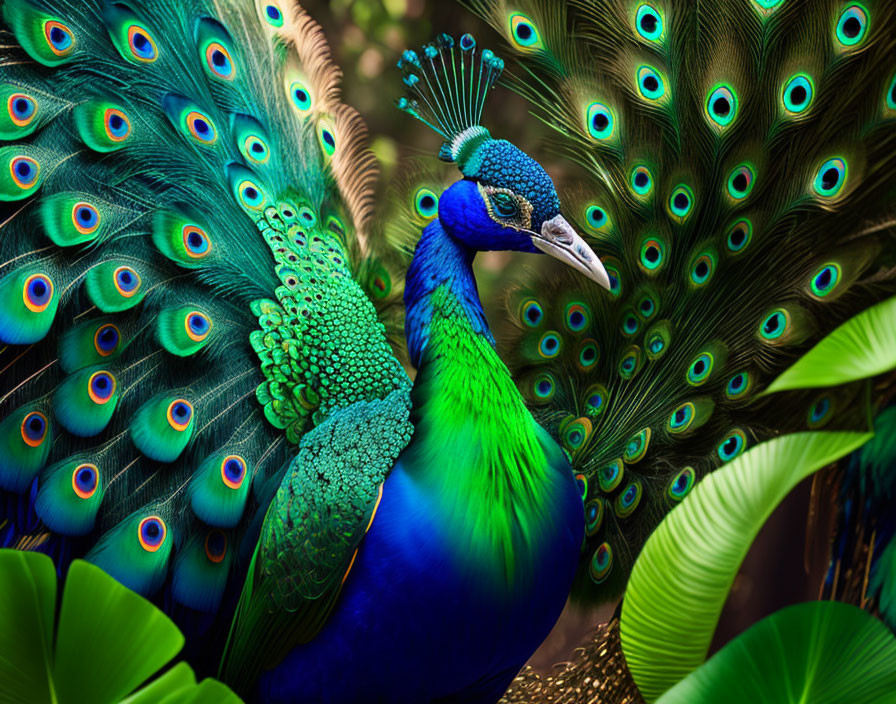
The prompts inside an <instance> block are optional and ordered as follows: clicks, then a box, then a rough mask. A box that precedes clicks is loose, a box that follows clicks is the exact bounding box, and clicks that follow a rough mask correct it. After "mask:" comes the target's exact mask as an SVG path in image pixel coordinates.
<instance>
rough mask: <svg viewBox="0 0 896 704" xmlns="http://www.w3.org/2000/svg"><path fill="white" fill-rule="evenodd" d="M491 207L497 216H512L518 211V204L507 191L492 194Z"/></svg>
mask: <svg viewBox="0 0 896 704" xmlns="http://www.w3.org/2000/svg"><path fill="white" fill-rule="evenodd" d="M492 208H493V209H494V212H495V215H497V216H498V217H499V218H514V217H516V216H517V215H519V213H520V206H519V204H518V203H517V202H516V199H515V198H514V197H513V196H512V195H510V194H509V193H495V194H493V195H492Z"/></svg>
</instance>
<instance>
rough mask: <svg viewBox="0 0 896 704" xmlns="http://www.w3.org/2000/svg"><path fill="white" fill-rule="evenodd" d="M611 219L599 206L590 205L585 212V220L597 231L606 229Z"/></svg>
mask: <svg viewBox="0 0 896 704" xmlns="http://www.w3.org/2000/svg"><path fill="white" fill-rule="evenodd" d="M609 219H610V218H609V216H608V215H607V211H606V210H604V209H603V208H601V207H600V206H598V205H589V206H588V208H587V209H586V210H585V220H587V222H588V225H590V226H591V227H593V228H594V229H595V230H599V229H601V228H602V227H604V226H605V225H606V224H607V222H608V221H609Z"/></svg>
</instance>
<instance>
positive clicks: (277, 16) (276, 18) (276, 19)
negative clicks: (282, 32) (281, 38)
mask: <svg viewBox="0 0 896 704" xmlns="http://www.w3.org/2000/svg"><path fill="white" fill-rule="evenodd" d="M264 16H265V19H266V20H267V21H268V23H270V24H272V25H273V26H274V27H282V26H283V13H282V12H281V11H280V8H279V7H277V6H276V5H267V6H265V8H264Z"/></svg>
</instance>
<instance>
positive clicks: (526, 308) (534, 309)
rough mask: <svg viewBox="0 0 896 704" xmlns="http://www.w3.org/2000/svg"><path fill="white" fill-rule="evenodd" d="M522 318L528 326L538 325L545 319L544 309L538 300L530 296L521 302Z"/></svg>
mask: <svg viewBox="0 0 896 704" xmlns="http://www.w3.org/2000/svg"><path fill="white" fill-rule="evenodd" d="M520 319H521V320H522V321H523V324H524V325H526V326H527V327H530V328H534V327H538V326H539V325H540V324H541V321H542V320H543V319H544V310H543V309H542V307H541V305H540V304H539V303H538V301H536V300H535V299H533V298H528V299H526V300H524V301H523V302H522V303H521V304H520Z"/></svg>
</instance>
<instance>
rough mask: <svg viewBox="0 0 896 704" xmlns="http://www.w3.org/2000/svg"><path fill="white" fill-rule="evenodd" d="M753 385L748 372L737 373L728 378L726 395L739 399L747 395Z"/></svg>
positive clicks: (732, 398)
mask: <svg viewBox="0 0 896 704" xmlns="http://www.w3.org/2000/svg"><path fill="white" fill-rule="evenodd" d="M752 386H753V381H752V378H751V377H750V374H749V373H748V372H740V373H738V374H735V375H734V376H733V377H731V378H730V379H729V380H728V385H727V386H726V387H725V396H727V397H728V398H729V399H731V400H737V399H739V398H743V397H744V396H746V395H747V394H748V393H749V392H750V389H751V388H752Z"/></svg>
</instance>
